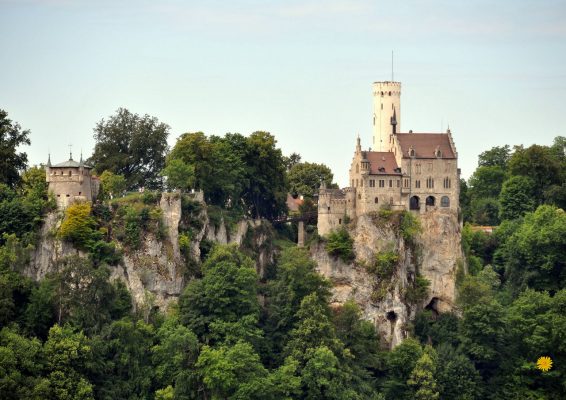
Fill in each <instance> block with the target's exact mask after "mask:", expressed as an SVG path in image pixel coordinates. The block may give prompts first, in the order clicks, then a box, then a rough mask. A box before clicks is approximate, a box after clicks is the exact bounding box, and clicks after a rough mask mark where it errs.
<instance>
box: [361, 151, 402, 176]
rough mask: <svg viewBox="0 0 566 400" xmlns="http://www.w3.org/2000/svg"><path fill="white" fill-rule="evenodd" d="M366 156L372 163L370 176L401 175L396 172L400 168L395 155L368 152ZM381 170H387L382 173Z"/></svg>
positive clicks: (382, 152) (383, 152)
mask: <svg viewBox="0 0 566 400" xmlns="http://www.w3.org/2000/svg"><path fill="white" fill-rule="evenodd" d="M365 155H366V159H367V160H368V161H369V163H370V170H369V171H370V174H372V175H375V174H399V172H395V169H396V168H397V167H398V166H397V161H396V160H395V155H394V154H393V153H391V152H385V151H366V152H365ZM380 168H385V170H381V171H380V170H379V169H380Z"/></svg>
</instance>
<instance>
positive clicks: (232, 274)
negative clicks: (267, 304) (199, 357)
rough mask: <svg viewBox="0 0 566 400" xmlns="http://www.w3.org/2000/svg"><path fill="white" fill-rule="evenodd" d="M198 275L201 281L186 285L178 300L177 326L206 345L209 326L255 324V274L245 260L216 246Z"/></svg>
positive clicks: (227, 248)
mask: <svg viewBox="0 0 566 400" xmlns="http://www.w3.org/2000/svg"><path fill="white" fill-rule="evenodd" d="M202 271H203V278H202V279H200V280H193V281H191V282H189V284H188V285H187V287H186V288H185V290H184V291H183V294H182V295H181V297H180V299H179V312H180V313H179V317H180V320H181V323H183V324H184V325H185V326H187V327H188V328H189V329H190V330H191V331H193V332H194V333H195V334H196V335H197V336H198V337H199V338H200V339H201V340H203V341H205V342H206V341H208V340H210V339H211V335H212V333H211V323H213V322H231V323H235V322H238V321H240V320H241V319H242V318H243V317H245V316H252V317H253V318H255V319H256V320H257V318H258V317H259V304H258V300H257V274H256V271H255V266H254V263H253V261H252V260H251V259H250V258H249V257H247V256H245V255H243V254H242V253H240V252H239V251H238V250H237V248H236V247H235V246H216V247H215V248H214V249H213V251H212V253H211V254H210V255H209V257H208V259H207V261H206V262H205V263H204V265H203V267H202Z"/></svg>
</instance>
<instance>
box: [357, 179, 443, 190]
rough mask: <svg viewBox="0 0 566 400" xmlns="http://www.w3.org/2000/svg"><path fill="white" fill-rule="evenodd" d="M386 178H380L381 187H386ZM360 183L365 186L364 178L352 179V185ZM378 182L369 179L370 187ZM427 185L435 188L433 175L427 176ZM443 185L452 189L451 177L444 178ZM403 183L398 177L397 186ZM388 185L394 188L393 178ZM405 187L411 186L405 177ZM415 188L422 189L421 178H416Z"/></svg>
mask: <svg viewBox="0 0 566 400" xmlns="http://www.w3.org/2000/svg"><path fill="white" fill-rule="evenodd" d="M386 181H387V180H385V179H378V180H377V183H378V185H379V187H380V188H384V187H385V184H386ZM358 184H359V186H360V187H364V180H363V179H355V180H354V179H352V187H358ZM375 184H376V180H375V179H370V180H369V187H370V188H374V187H375ZM425 184H426V187H427V188H428V189H434V179H433V178H432V177H430V176H429V177H428V178H426V183H425ZM442 184H443V187H444V189H450V188H451V187H452V180H451V179H450V178H448V177H447V178H444V180H443V182H442ZM400 185H401V180H400V179H397V180H396V187H399V186H400ZM388 187H390V188H392V187H393V179H389V183H388ZM403 187H405V188H408V187H409V179H407V178H406V179H404V181H403ZM415 188H417V189H420V188H421V181H420V180H419V179H417V180H415Z"/></svg>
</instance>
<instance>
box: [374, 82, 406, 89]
mask: <svg viewBox="0 0 566 400" xmlns="http://www.w3.org/2000/svg"><path fill="white" fill-rule="evenodd" d="M373 86H374V87H375V86H383V87H397V88H401V82H395V81H377V82H374V83H373Z"/></svg>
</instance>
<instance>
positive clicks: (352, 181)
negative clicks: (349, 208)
mask: <svg viewBox="0 0 566 400" xmlns="http://www.w3.org/2000/svg"><path fill="white" fill-rule="evenodd" d="M352 187H354V180H353V179H352Z"/></svg>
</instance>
